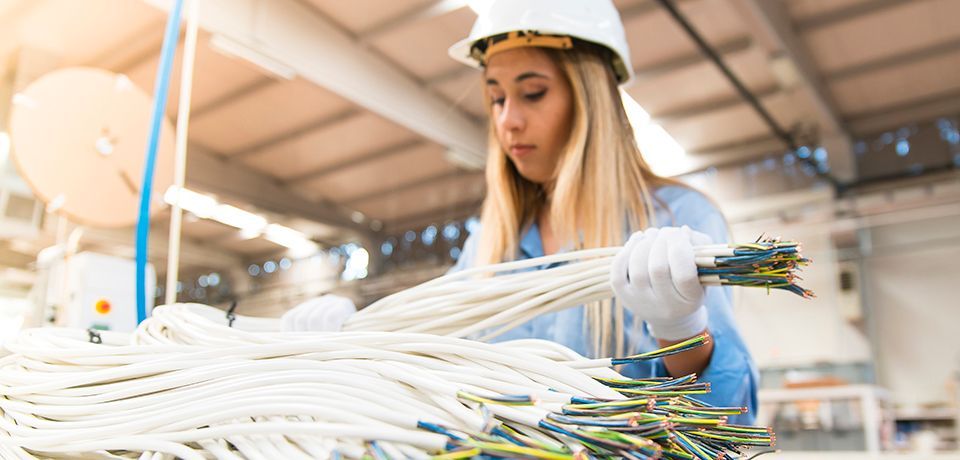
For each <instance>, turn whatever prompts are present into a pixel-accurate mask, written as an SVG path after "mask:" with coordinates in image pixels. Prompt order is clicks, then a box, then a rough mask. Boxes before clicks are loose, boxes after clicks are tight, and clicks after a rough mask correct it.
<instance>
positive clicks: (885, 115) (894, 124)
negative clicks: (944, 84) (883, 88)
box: [831, 91, 960, 153]
mask: <svg viewBox="0 0 960 460" xmlns="http://www.w3.org/2000/svg"><path fill="white" fill-rule="evenodd" d="M957 114H960V91H946V92H942V93H938V94H934V95H932V96H929V97H925V98H923V99H919V100H912V101H909V102H905V103H898V104H892V105H887V106H884V107H880V108H877V109H871V110H867V111H864V112H860V113H854V114H850V115H849V116H848V117H847V119H846V121H847V123H848V124H849V125H850V128H851V130H852V131H853V132H854V133H856V135H858V136H866V135H872V134H876V133H879V132H882V131H885V130H888V129H893V128H899V127H900V126H903V125H904V124H907V123H911V122H916V121H925V120H931V119H934V118H936V117H940V116H949V115H957ZM831 153H832V152H831Z"/></svg>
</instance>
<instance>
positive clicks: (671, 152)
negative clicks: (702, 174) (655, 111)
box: [620, 89, 690, 176]
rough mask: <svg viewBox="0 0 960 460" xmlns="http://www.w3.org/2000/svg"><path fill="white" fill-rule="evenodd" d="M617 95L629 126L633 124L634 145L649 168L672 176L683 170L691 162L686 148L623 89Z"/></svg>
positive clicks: (659, 173) (662, 174) (660, 173)
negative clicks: (635, 141)
mask: <svg viewBox="0 0 960 460" xmlns="http://www.w3.org/2000/svg"><path fill="white" fill-rule="evenodd" d="M620 99H621V100H622V101H623V108H624V110H626V112H627V119H628V120H629V121H630V126H631V127H633V135H634V137H635V138H636V140H637V146H638V147H639V148H640V153H642V154H643V159H644V160H646V162H647V164H649V165H650V169H652V170H653V172H654V173H656V174H657V175H660V176H674V175H677V174H681V173H684V172H686V171H687V169H688V167H689V162H690V160H689V157H688V156H687V152H686V150H684V149H683V147H682V146H680V144H679V143H677V141H676V139H674V138H673V136H671V135H670V134H669V133H667V131H666V130H665V129H663V126H660V125H659V124H657V123H654V122H653V121H652V120H651V119H650V114H649V113H647V111H646V110H644V109H643V107H641V106H640V104H639V103H638V102H637V101H636V100H635V99H634V98H633V97H632V96H630V95H629V94H628V93H627V92H626V91H624V90H623V89H621V90H620Z"/></svg>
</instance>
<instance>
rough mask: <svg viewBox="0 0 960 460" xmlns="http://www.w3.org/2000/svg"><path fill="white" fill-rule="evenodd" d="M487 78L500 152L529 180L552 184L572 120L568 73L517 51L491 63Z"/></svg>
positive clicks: (537, 52) (537, 53)
mask: <svg viewBox="0 0 960 460" xmlns="http://www.w3.org/2000/svg"><path fill="white" fill-rule="evenodd" d="M485 78H486V90H487V91H486V94H487V102H488V103H489V104H491V116H492V117H493V121H494V124H495V126H496V131H497V140H498V141H499V142H500V147H502V148H503V151H504V152H507V156H509V157H510V160H511V161H512V162H513V164H514V166H516V168H517V171H519V172H520V175H522V176H523V177H524V178H525V179H527V180H529V181H531V182H534V183H537V184H545V183H548V182H551V181H552V180H553V179H554V176H555V172H556V167H557V163H558V162H559V161H560V155H561V151H562V149H563V147H564V145H565V144H566V143H567V139H568V138H569V136H570V126H571V123H572V120H573V95H572V93H571V90H570V84H569V83H568V81H567V78H566V76H565V75H564V73H563V71H562V70H561V69H560V67H559V66H558V65H557V64H556V63H555V62H554V61H553V60H552V59H550V57H549V56H547V53H545V52H544V51H543V50H542V49H539V48H515V49H512V50H507V51H503V52H500V53H497V54H495V55H494V56H493V57H491V58H490V60H489V61H488V62H487V66H486V71H485Z"/></svg>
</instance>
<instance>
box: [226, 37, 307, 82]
mask: <svg viewBox="0 0 960 460" xmlns="http://www.w3.org/2000/svg"><path fill="white" fill-rule="evenodd" d="M210 48H212V49H213V50H214V51H216V52H218V53H220V54H223V55H224V56H228V57H234V58H239V59H243V60H245V61H247V62H250V63H251V64H253V65H255V66H257V67H260V68H261V69H263V70H264V71H266V72H267V73H270V74H272V75H275V76H277V77H279V78H282V79H284V80H293V79H294V78H295V77H296V76H297V71H296V70H294V69H293V67H290V66H288V65H286V64H284V63H282V62H280V61H278V60H276V59H274V58H272V57H270V56H267V55H266V54H264V53H262V52H260V51H258V50H255V49H253V48H251V47H250V45H247V44H245V43H241V42H239V41H237V40H234V39H232V38H228V37H226V36H224V35H220V34H216V35H214V36H213V38H211V39H210Z"/></svg>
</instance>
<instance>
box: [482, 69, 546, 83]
mask: <svg viewBox="0 0 960 460" xmlns="http://www.w3.org/2000/svg"><path fill="white" fill-rule="evenodd" d="M529 78H546V79H549V78H550V77H548V76H546V75H544V74H542V73H538V72H524V73H522V74H520V75H518V76H517V78H515V79H514V81H516V82H521V81H523V80H526V79H529ZM499 84H500V82H498V81H497V80H496V79H493V78H488V79H487V85H499Z"/></svg>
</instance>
